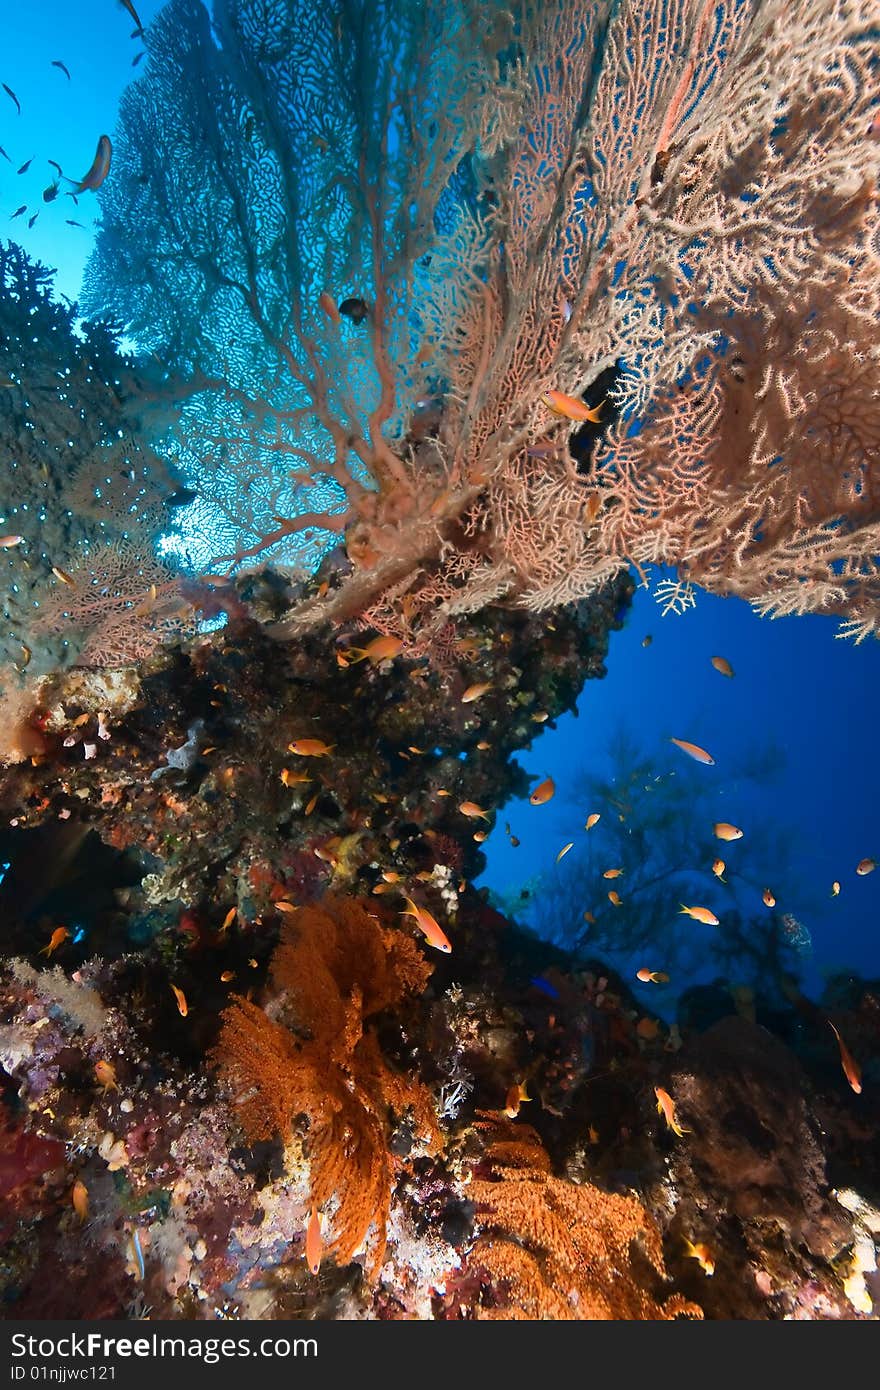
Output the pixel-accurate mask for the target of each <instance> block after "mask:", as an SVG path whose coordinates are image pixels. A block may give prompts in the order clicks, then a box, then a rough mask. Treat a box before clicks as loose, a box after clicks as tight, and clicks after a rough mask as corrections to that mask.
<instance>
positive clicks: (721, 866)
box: [712, 859, 727, 883]
mask: <svg viewBox="0 0 880 1390" xmlns="http://www.w3.org/2000/svg"><path fill="white" fill-rule="evenodd" d="M726 868H727V865H726V864H725V862H724V860H723V859H713V861H712V872H713V874H714V875H715V877H716V878H717V879H719V880H720V881H721V882H722V883H726V882H727V879H726V878H724V877H723V874H724V870H725V869H726Z"/></svg>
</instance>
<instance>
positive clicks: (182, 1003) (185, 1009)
mask: <svg viewBox="0 0 880 1390" xmlns="http://www.w3.org/2000/svg"><path fill="white" fill-rule="evenodd" d="M171 992H172V994H173V995H174V998H175V999H176V1000H177V1012H178V1013H179V1014H180V1017H181V1018H186V1016H187V1014H188V1013H189V1005H188V1004H187V1002H186V995H185V994H184V992H183V990H182V989H178V987H177V985H172V986H171Z"/></svg>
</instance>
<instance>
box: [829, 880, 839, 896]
mask: <svg viewBox="0 0 880 1390" xmlns="http://www.w3.org/2000/svg"><path fill="white" fill-rule="evenodd" d="M839 892H840V884H839V883H838V881H837V879H835V880H834V882H833V883H832V885H831V896H832V898H836V897H837V895H838V893H839Z"/></svg>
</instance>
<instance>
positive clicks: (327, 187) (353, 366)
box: [88, 0, 880, 644]
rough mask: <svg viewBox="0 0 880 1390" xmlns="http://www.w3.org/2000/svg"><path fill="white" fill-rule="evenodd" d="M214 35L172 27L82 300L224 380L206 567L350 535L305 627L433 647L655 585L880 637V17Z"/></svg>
mask: <svg viewBox="0 0 880 1390" xmlns="http://www.w3.org/2000/svg"><path fill="white" fill-rule="evenodd" d="M213 26H214V32H213V33H212V25H211V21H210V20H209V17H208V14H207V12H206V11H205V9H204V8H203V7H202V6H201V4H199V3H198V0H175V3H173V4H171V5H170V6H169V7H168V8H167V9H166V10H165V11H164V12H163V14H162V16H161V17H160V19H159V20H158V21H157V23H156V24H155V25H154V26H153V27H152V29H151V31H150V33H149V36H148V39H147V44H148V49H149V53H150V62H149V66H148V70H147V72H146V73H145V75H144V76H143V77H142V78H141V79H140V80H139V82H137V83H136V84H135V86H134V87H133V89H131V90H130V92H129V93H128V94H127V96H126V98H125V100H124V102H123V109H122V119H121V129H120V132H119V138H118V154H117V159H116V163H115V165H114V178H113V179H111V180H108V181H107V183H106V185H105V187H104V189H103V190H102V194H101V197H102V200H103V231H102V233H101V235H100V238H99V245H98V250H97V253H96V256H95V258H94V260H93V263H92V266H91V272H90V279H89V284H88V299H89V302H90V304H91V305H93V306H97V305H99V304H100V305H101V306H102V307H108V306H109V307H110V308H111V310H112V312H113V313H115V314H117V315H118V316H120V317H122V318H124V319H125V320H126V321H127V322H128V323H129V324H130V325H131V327H132V330H133V331H134V332H135V333H136V334H137V336H138V337H139V338H140V340H141V342H142V343H143V344H144V346H147V347H150V348H152V349H154V350H155V351H156V352H157V353H158V354H159V355H160V356H161V357H162V358H163V360H166V361H167V362H169V363H170V364H171V365H173V366H174V367H175V368H176V369H178V370H179V371H181V372H182V373H183V374H184V375H192V376H193V379H194V380H195V379H198V381H199V382H200V383H201V385H202V387H203V389H202V390H201V391H199V392H197V393H196V394H195V395H194V396H193V397H192V398H191V401H190V403H189V405H188V406H187V407H186V408H185V410H184V411H183V414H182V418H181V422H180V430H179V435H178V448H179V457H180V460H181V464H182V466H184V467H185V468H186V469H187V470H188V474H187V476H188V477H189V478H190V480H191V481H192V483H193V485H194V486H198V487H199V489H200V490H201V493H202V502H201V512H200V518H201V524H202V525H203V526H204V527H207V528H210V529H212V530H213V534H214V541H213V542H212V543H211V544H209V545H207V546H204V547H203V552H202V560H203V561H204V562H205V563H208V562H213V563H215V564H218V565H221V566H223V567H224V568H229V567H231V566H235V565H242V564H252V563H254V562H255V561H257V560H261V559H265V558H271V559H273V560H275V561H276V562H278V561H282V562H286V563H288V564H293V563H297V562H299V563H303V564H311V563H312V562H313V559H314V556H315V554H316V553H319V552H320V551H321V550H322V549H325V548H326V547H327V545H328V544H329V543H330V542H331V541H332V539H333V537H334V536H339V535H341V534H344V539H345V546H346V549H347V553H348V557H349V560H350V561H351V565H352V571H351V573H350V574H349V576H348V578H347V579H346V581H345V583H343V584H341V585H337V586H335V587H334V588H333V589H332V590H331V592H330V593H327V594H325V595H323V596H321V597H320V598H319V599H316V600H313V601H311V602H310V603H309V604H307V605H301V607H300V609H299V610H298V611H296V612H295V613H294V615H293V617H292V618H291V620H290V624H289V628H288V630H289V631H291V632H293V631H297V630H301V629H302V628H303V627H304V626H307V625H309V624H311V623H313V622H315V621H317V620H319V619H320V618H322V617H324V616H329V617H333V618H341V617H345V616H351V615H361V616H362V617H364V618H365V619H366V620H368V621H370V622H372V623H373V624H374V625H375V626H377V627H380V628H381V629H382V630H385V631H394V632H396V633H399V634H401V635H402V636H403V637H404V638H405V639H406V640H408V641H409V642H411V643H416V644H417V643H418V642H419V641H420V640H421V641H424V640H426V639H429V638H430V637H431V635H432V634H435V633H439V632H441V631H442V630H443V628H444V625H445V624H447V623H448V621H449V619H450V618H454V616H455V614H456V613H462V612H467V611H474V610H477V609H479V608H480V607H481V606H483V605H485V604H486V603H488V602H491V601H494V600H498V599H501V598H504V599H505V600H506V601H508V602H514V603H516V604H519V605H523V606H526V607H529V608H532V609H543V608H547V607H550V606H553V605H555V604H558V603H561V602H566V601H568V600H571V599H574V598H577V597H580V596H583V595H585V594H587V593H589V592H591V591H592V590H593V589H595V588H596V587H597V586H598V585H600V584H601V583H603V582H604V581H605V580H606V579H607V578H608V576H609V575H610V574H612V573H613V572H614V571H615V570H616V569H618V568H620V567H621V566H623V565H625V564H627V563H632V564H634V565H635V566H636V567H637V568H638V569H639V570H640V571H641V572H642V573H643V574H644V573H645V572H646V571H647V570H648V568H649V567H650V566H652V565H668V566H673V567H677V568H678V569H679V571H680V572H681V574H682V575H683V577H684V578H685V579H687V580H691V581H695V582H698V583H700V584H702V585H704V586H706V587H707V588H710V589H712V590H714V591H716V592H719V593H737V594H740V595H742V596H744V597H745V598H747V599H749V600H751V601H752V602H753V603H754V604H755V605H756V606H757V607H758V608H759V609H760V611H762V612H769V613H785V612H806V611H811V610H819V611H827V612H831V613H836V614H839V615H841V616H843V617H844V618H845V619H846V621H847V623H848V625H849V626H848V630H849V631H851V632H852V633H853V634H854V635H856V636H857V637H858V638H860V637H862V636H864V635H866V634H867V633H868V632H870V631H872V630H874V629H875V626H876V624H877V620H878V596H880V577H878V570H877V562H876V556H877V554H878V551H880V530H878V527H880V519H878V515H877V502H876V496H875V491H876V477H875V474H876V466H877V465H876V457H877V452H876V451H877V439H878V424H880V421H878V416H877V411H876V406H875V404H874V390H875V382H876V376H877V360H878V344H877V329H876V322H877V309H878V290H877V285H878V283H880V280H878V269H880V264H878V257H880V223H878V212H877V197H876V190H877V173H878V164H880V113H878V98H877V92H878V83H877V77H878V38H877V10H876V4H875V3H874V0H830V2H829V0H720V3H719V2H718V0H664V3H662V4H656V5H655V4H646V3H644V0H620V3H612V0H591V2H590V3H585V2H584V0H578V2H577V3H572V2H571V0H541V3H537V2H536V0H516V3H514V4H513V5H512V6H510V7H504V8H495V7H494V6H490V7H487V6H485V5H477V4H475V3H473V0H452V3H450V0H443V3H440V0H427V3H418V4H416V3H401V2H400V0H393V3H392V2H391V0H330V3H327V4H323V3H322V4H321V5H317V4H312V3H307V4H302V3H299V2H298V0H297V3H294V0H216V3H215V4H214V10H213ZM215 35H216V40H218V41H215ZM328 73H329V76H328ZM551 390H557V391H562V392H563V393H566V394H567V395H569V396H572V397H574V398H576V399H581V398H584V397H585V398H586V400H587V401H588V402H589V404H590V406H591V407H592V408H593V414H594V415H597V416H598V427H597V426H593V425H591V426H590V428H589V431H588V432H587V435H584V433H583V431H580V432H579V431H577V430H575V429H573V426H572V422H571V420H570V419H568V418H565V417H564V416H560V415H559V414H556V413H554V411H553V410H552V409H551V408H550V407H549V406H548V404H547V395H548V392H549V391H551Z"/></svg>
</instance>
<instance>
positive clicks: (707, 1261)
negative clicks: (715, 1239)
mask: <svg viewBox="0 0 880 1390" xmlns="http://www.w3.org/2000/svg"><path fill="white" fill-rule="evenodd" d="M684 1247H685V1254H686V1255H687V1257H688V1259H691V1260H699V1262H700V1269H701V1270H702V1271H703V1273H704V1274H707V1275H709V1276H710V1277H711V1276H712V1275H713V1274H714V1273H715V1256H714V1255H713V1253H712V1251H711V1250H710V1248H709V1246H708V1245H706V1244H705V1242H704V1241H700V1243H699V1245H692V1244H691V1242H690V1241H689V1240H685V1243H684Z"/></svg>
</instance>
